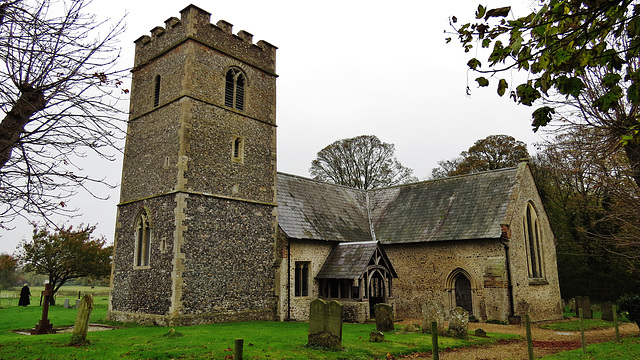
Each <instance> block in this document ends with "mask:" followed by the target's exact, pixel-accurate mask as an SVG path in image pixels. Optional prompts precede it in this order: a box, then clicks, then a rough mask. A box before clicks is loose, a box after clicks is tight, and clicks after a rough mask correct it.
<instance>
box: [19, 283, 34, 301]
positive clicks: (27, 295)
mask: <svg viewBox="0 0 640 360" xmlns="http://www.w3.org/2000/svg"><path fill="white" fill-rule="evenodd" d="M29 304H31V291H29V286H27V284H24V286H23V287H22V290H20V300H19V301H18V306H27V305H29Z"/></svg>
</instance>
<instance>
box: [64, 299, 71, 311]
mask: <svg viewBox="0 0 640 360" xmlns="http://www.w3.org/2000/svg"><path fill="white" fill-rule="evenodd" d="M70 307H71V306H70V305H69V299H64V308H65V309H68V308H70Z"/></svg>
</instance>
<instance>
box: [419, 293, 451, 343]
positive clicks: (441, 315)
mask: <svg viewBox="0 0 640 360" xmlns="http://www.w3.org/2000/svg"><path fill="white" fill-rule="evenodd" d="M446 320H447V316H446V313H445V312H444V306H443V305H442V304H441V303H439V302H437V301H427V302H426V303H424V304H422V331H423V332H425V333H431V323H432V322H434V321H435V322H436V323H437V324H438V335H445V334H446V333H447V330H446V329H445V324H444V323H445V321H446Z"/></svg>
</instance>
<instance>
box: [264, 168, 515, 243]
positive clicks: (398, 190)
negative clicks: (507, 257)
mask: <svg viewBox="0 0 640 360" xmlns="http://www.w3.org/2000/svg"><path fill="white" fill-rule="evenodd" d="M517 170H518V168H507V169H501V170H493V171H488V172H483V173H478V174H469V175H462V176H456V177H450V178H446V179H440V180H431V181H424V182H419V183H414V184H407V185H399V186H394V187H389V188H382V189H373V190H369V191H363V190H357V189H352V188H349V187H345V186H340V185H333V184H327V183H323V182H319V181H315V180H311V179H306V178H302V177H298V176H293V175H287V174H282V173H278V196H277V198H278V224H279V225H280V227H281V228H282V230H283V231H284V232H285V233H286V234H287V236H289V237H291V238H297V239H313V240H329V241H340V242H344V241H348V242H361V241H372V240H376V239H377V240H379V241H380V242H381V243H382V244H395V243H412V242H431V241H449V240H468V239H496V238H499V237H500V236H501V227H500V225H501V224H503V223H505V216H506V210H507V205H508V203H509V199H510V197H511V193H512V192H513V191H514V187H515V185H516V180H517V179H516V178H517ZM370 224H372V225H373V229H374V234H375V236H374V234H372V233H371V225H370Z"/></svg>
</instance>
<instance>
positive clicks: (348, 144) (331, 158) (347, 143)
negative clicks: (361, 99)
mask: <svg viewBox="0 0 640 360" xmlns="http://www.w3.org/2000/svg"><path fill="white" fill-rule="evenodd" d="M394 152H395V146H394V145H393V144H388V143H384V142H382V141H380V139H378V137H377V136H374V135H361V136H357V137H354V138H350V139H342V140H338V141H336V142H333V143H332V144H330V145H328V146H327V147H325V148H324V149H322V150H320V151H319V152H318V156H317V158H316V159H315V160H313V161H312V162H311V168H310V169H309V171H310V172H311V176H313V178H314V179H316V180H322V181H327V182H331V183H334V184H340V185H346V186H351V187H354V188H357V189H363V190H366V189H373V188H377V187H384V186H392V185H397V184H403V183H408V182H412V181H417V180H418V179H417V178H416V177H414V176H412V175H411V174H412V173H413V170H412V169H410V168H408V167H405V166H403V165H402V164H401V163H400V162H399V161H398V159H396V157H395V155H394Z"/></svg>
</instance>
